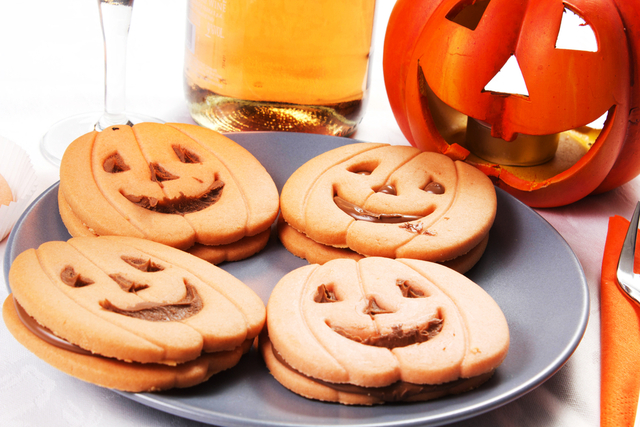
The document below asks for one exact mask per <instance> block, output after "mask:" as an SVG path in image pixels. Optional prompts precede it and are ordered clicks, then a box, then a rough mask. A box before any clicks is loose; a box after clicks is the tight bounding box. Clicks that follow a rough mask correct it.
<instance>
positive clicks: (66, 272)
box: [60, 265, 95, 288]
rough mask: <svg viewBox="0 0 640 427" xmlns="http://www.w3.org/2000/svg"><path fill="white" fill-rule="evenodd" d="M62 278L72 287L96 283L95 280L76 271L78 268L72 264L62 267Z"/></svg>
mask: <svg viewBox="0 0 640 427" xmlns="http://www.w3.org/2000/svg"><path fill="white" fill-rule="evenodd" d="M60 279H61V280H62V282H63V283H64V284H65V285H68V286H71V287H72V288H82V287H84V286H87V285H91V284H93V283H95V282H94V281H93V280H91V279H89V278H87V277H83V276H81V275H80V274H79V273H76V270H75V269H74V268H73V267H72V266H70V265H68V266H66V267H65V268H63V269H62V271H61V272H60Z"/></svg>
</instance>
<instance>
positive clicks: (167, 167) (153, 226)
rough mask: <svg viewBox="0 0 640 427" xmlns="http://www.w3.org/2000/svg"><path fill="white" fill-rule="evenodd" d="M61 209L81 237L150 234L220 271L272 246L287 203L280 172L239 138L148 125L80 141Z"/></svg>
mask: <svg viewBox="0 0 640 427" xmlns="http://www.w3.org/2000/svg"><path fill="white" fill-rule="evenodd" d="M58 204H59V207H60V215H61V217H62V220H63V222H64V224H65V226H66V227H67V229H68V230H69V233H70V234H71V235H72V236H106V235H121V236H132V237H140V238H144V239H149V240H153V241H156V242H160V243H164V244H166V245H168V246H173V247H175V248H179V249H183V250H187V251H189V252H191V253H193V254H194V255H196V256H198V257H200V258H203V259H205V260H207V261H209V262H212V263H214V264H218V263H220V262H223V261H237V260H240V259H243V258H246V257H248V256H251V255H253V254H255V253H257V252H259V251H260V250H261V249H263V248H264V247H265V245H266V244H267V241H268V239H269V235H270V230H271V224H272V223H273V222H274V221H275V219H276V217H277V215H278V207H279V200H278V190H277V189H276V186H275V184H274V182H273V179H272V178H271V175H269V173H268V172H267V171H266V169H265V168H264V167H263V166H262V165H261V164H260V162H259V161H258V160H257V159H256V158H255V157H254V156H253V155H252V154H251V153H249V152H248V151H247V150H245V149H244V148H242V147H241V146H240V145H238V144H236V143H235V142H234V141H232V140H231V139H229V138H227V137H225V136H223V135H221V134H219V133H217V132H213V131H211V130H209V129H205V128H202V127H199V126H195V125H188V124H177V123H173V124H171V123H170V124H158V123H140V124H137V125H135V126H133V127H129V126H113V127H111V128H107V129H105V130H104V131H102V132H91V133H88V134H86V135H84V136H83V137H81V138H78V139H77V140H75V141H74V142H73V143H72V144H71V145H70V146H69V147H68V148H67V150H66V151H65V153H64V156H63V158H62V162H61V165H60V187H59V191H58Z"/></svg>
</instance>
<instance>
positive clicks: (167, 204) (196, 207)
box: [122, 180, 224, 215]
mask: <svg viewBox="0 0 640 427" xmlns="http://www.w3.org/2000/svg"><path fill="white" fill-rule="evenodd" d="M223 188H224V182H222V181H220V180H216V181H214V182H213V183H212V184H211V187H209V189H208V190H207V191H206V192H205V193H204V194H203V195H202V196H199V197H195V198H194V197H187V196H184V195H181V196H180V197H176V198H174V199H167V198H164V199H162V200H160V199H157V198H155V197H148V196H134V195H129V194H124V193H122V195H123V196H124V197H126V198H127V199H128V200H129V201H130V202H132V203H134V204H136V205H138V206H140V207H141V208H144V209H147V210H149V211H153V212H159V213H166V214H178V215H185V214H188V213H193V212H199V211H201V210H204V209H206V208H208V207H209V206H211V205H213V204H214V203H216V202H217V201H218V200H219V199H220V197H221V196H222V189H223Z"/></svg>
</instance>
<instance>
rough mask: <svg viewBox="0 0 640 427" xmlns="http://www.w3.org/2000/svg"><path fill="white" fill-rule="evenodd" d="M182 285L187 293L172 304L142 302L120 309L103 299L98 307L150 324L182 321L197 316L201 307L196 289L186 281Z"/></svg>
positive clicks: (200, 300)
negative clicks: (147, 321) (149, 322)
mask: <svg viewBox="0 0 640 427" xmlns="http://www.w3.org/2000/svg"><path fill="white" fill-rule="evenodd" d="M184 285H185V287H186V290H187V293H186V295H185V296H184V298H182V299H181V300H180V301H176V302H172V303H158V302H151V301H144V302H140V303H138V304H136V305H134V306H132V307H128V308H120V307H116V306H115V305H113V304H112V303H111V302H110V301H109V300H107V299H105V300H102V301H100V306H101V307H102V308H104V309H105V310H109V311H112V312H114V313H118V314H122V315H124V316H129V317H135V318H136V319H142V320H149V321H152V322H170V321H176V320H184V319H187V318H189V317H191V316H194V315H195V314H197V313H198V312H199V311H200V310H202V307H203V303H202V299H201V298H200V295H199V294H198V291H197V290H196V288H195V287H194V286H193V285H190V284H189V283H187V282H186V281H185V282H184Z"/></svg>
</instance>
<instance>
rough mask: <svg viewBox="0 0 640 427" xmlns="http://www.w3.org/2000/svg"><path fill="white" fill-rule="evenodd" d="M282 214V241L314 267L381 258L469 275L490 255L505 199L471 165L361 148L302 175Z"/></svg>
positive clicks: (294, 178) (401, 149) (312, 164)
mask: <svg viewBox="0 0 640 427" xmlns="http://www.w3.org/2000/svg"><path fill="white" fill-rule="evenodd" d="M280 208H281V212H282V213H281V220H280V222H279V236H280V240H281V241H282V243H283V244H284V246H285V247H286V248H287V249H288V250H289V251H290V252H292V253H293V254H295V255H297V256H299V257H301V258H306V259H307V260H308V261H309V262H311V263H318V264H322V263H324V262H326V261H328V260H331V259H334V258H345V257H346V258H351V259H360V258H362V257H365V256H379V257H389V258H413V259H421V260H426V261H433V262H440V263H444V264H446V265H448V266H449V267H451V268H454V269H455V270H457V271H459V272H466V271H467V270H469V269H470V268H471V267H472V266H473V265H474V264H475V263H476V262H477V261H478V260H479V259H480V257H481V256H482V254H483V253H484V250H485V248H486V245H487V241H488V237H489V229H490V228H491V226H492V224H493V221H494V219H495V215H496V208H497V201H496V195H495V189H494V187H493V184H492V183H491V181H490V180H489V178H487V176H486V175H484V174H483V173H482V172H480V171H479V170H477V169H476V168H474V167H472V166H470V165H468V164H466V163H464V162H460V161H453V160H451V159H450V158H448V157H447V156H444V155H442V154H439V153H429V152H422V151H420V150H418V149H417V148H414V147H409V146H391V145H386V144H373V143H356V144H351V145H346V146H343V147H339V148H336V149H334V150H331V151H328V152H326V153H324V154H321V155H320V156H317V157H315V158H313V159H311V160H310V161H308V162H307V163H305V164H304V165H303V166H302V167H300V168H299V169H298V170H297V171H295V172H294V173H293V174H292V175H291V177H290V178H289V179H288V181H287V182H286V183H285V185H284V187H283V189H282V195H281V199H280Z"/></svg>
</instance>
